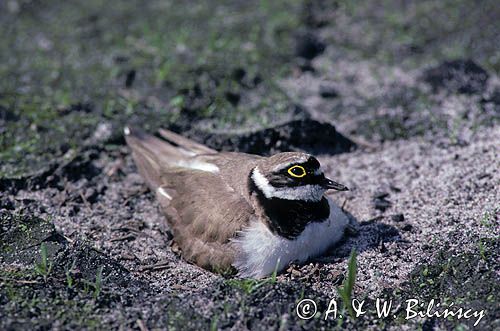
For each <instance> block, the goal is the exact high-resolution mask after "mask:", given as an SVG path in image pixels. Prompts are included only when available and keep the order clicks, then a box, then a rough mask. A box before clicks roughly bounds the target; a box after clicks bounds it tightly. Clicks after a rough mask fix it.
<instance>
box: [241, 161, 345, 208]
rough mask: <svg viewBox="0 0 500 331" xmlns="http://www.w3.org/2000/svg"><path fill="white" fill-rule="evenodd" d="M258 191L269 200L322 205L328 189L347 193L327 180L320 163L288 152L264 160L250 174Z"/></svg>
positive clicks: (337, 184) (342, 187)
mask: <svg viewBox="0 0 500 331" xmlns="http://www.w3.org/2000/svg"><path fill="white" fill-rule="evenodd" d="M251 179H252V181H253V183H254V184H255V186H256V187H257V189H258V190H259V191H260V192H261V193H262V194H263V195H264V196H265V197H266V198H268V199H272V198H278V199H285V200H301V201H319V200H321V199H322V198H323V194H324V193H325V191H326V190H328V189H334V190H338V191H346V190H348V188H347V187H345V186H344V185H342V184H339V183H337V182H334V181H333V180H331V179H328V178H326V177H325V175H324V173H323V170H321V165H320V164H319V162H318V160H317V159H316V158H315V157H313V156H311V155H309V154H304V153H296V152H287V153H279V154H276V155H273V156H271V157H269V158H266V159H263V160H262V162H261V163H259V164H258V165H257V166H256V167H255V168H254V169H253V170H252V173H251Z"/></svg>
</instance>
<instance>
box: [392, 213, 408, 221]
mask: <svg viewBox="0 0 500 331" xmlns="http://www.w3.org/2000/svg"><path fill="white" fill-rule="evenodd" d="M391 219H392V220H393V221H394V222H404V220H405V216H404V215H403V214H395V215H392V216H391Z"/></svg>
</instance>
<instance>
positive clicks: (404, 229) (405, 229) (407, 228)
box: [401, 224, 413, 232]
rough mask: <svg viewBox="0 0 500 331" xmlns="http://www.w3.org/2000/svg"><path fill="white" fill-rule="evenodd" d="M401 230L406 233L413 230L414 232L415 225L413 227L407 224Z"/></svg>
mask: <svg viewBox="0 0 500 331" xmlns="http://www.w3.org/2000/svg"><path fill="white" fill-rule="evenodd" d="M401 230H403V231H405V232H408V231H411V230H413V225H411V224H405V225H404V226H403V227H402V228H401Z"/></svg>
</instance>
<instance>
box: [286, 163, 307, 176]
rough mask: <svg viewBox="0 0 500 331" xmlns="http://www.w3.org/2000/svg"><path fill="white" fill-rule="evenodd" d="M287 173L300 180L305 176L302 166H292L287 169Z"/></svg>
mask: <svg viewBox="0 0 500 331" xmlns="http://www.w3.org/2000/svg"><path fill="white" fill-rule="evenodd" d="M288 173H289V174H290V176H292V177H296V178H302V177H304V176H305V175H306V169H304V167H303V166H299V165H294V166H293V167H290V168H288Z"/></svg>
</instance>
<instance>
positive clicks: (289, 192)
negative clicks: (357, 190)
mask: <svg viewBox="0 0 500 331" xmlns="http://www.w3.org/2000/svg"><path fill="white" fill-rule="evenodd" d="M252 180H253V182H254V183H255V185H256V186H257V187H258V188H259V190H260V191H261V192H262V193H263V194H264V196H265V197H266V198H268V199H271V198H279V199H285V200H302V201H320V200H321V199H322V198H323V194H324V193H325V189H324V188H322V187H321V186H319V185H302V186H297V187H274V186H272V185H271V184H270V183H269V181H268V180H267V178H266V177H264V175H263V174H262V173H261V172H260V171H259V168H258V167H255V168H254V169H253V170H252Z"/></svg>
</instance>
